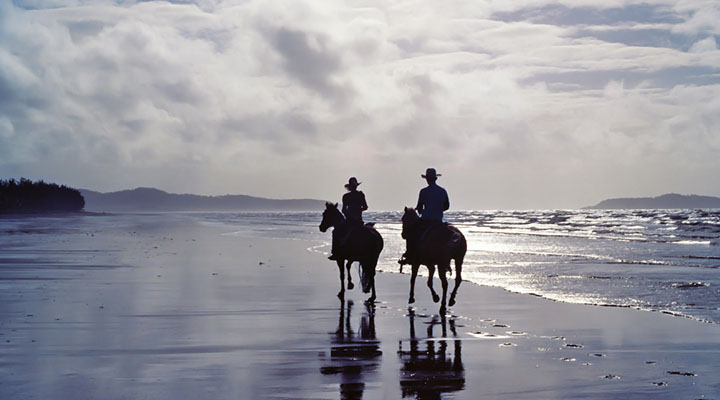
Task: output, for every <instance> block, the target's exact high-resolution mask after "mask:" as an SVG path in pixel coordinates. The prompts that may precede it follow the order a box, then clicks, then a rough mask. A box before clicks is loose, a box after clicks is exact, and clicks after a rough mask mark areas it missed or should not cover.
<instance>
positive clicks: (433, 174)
mask: <svg viewBox="0 0 720 400" xmlns="http://www.w3.org/2000/svg"><path fill="white" fill-rule="evenodd" d="M420 176H421V177H423V178H425V179H427V178H430V179H436V178H437V177H438V176H442V174H438V173H437V171H435V168H428V169H426V170H425V175H420Z"/></svg>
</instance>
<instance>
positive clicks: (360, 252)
mask: <svg viewBox="0 0 720 400" xmlns="http://www.w3.org/2000/svg"><path fill="white" fill-rule="evenodd" d="M348 223H349V222H346V221H345V217H344V216H343V215H342V213H341V212H340V210H338V208H337V203H335V204H333V203H325V211H324V212H323V219H322V222H321V223H320V231H321V232H325V231H327V230H328V228H329V227H331V226H332V227H333V228H334V229H337V228H339V227H340V226H341V225H344V224H348ZM344 227H347V226H344ZM338 240H341V239H340V238H338ZM343 242H344V243H341V244H340V245H339V246H338V249H337V254H336V256H337V265H338V268H339V269H340V292H338V294H337V295H338V297H339V298H341V299H342V298H344V296H345V270H344V269H343V264H344V263H345V261H347V266H346V267H347V279H348V284H347V287H348V290H351V289H352V288H353V287H354V285H353V283H352V279H351V278H350V264H352V263H353V262H355V261H357V262H359V263H360V268H359V273H360V282H361V283H362V289H363V292H364V293H369V292H370V290H371V289H372V295H371V296H370V298H369V299H368V301H375V298H376V297H377V296H376V295H375V267H376V266H377V263H378V258H379V257H380V252H381V251H382V249H383V239H382V236H380V234H379V233H378V231H376V230H375V228H374V227H373V224H365V225H358V226H355V227H349V234H348V236H347V238H346V239H345V240H343Z"/></svg>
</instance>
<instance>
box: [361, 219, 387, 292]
mask: <svg viewBox="0 0 720 400" xmlns="http://www.w3.org/2000/svg"><path fill="white" fill-rule="evenodd" d="M366 226H367V224H366ZM368 228H370V229H369V231H370V233H371V234H372V235H371V236H372V238H373V239H374V240H373V242H374V243H373V244H374V246H373V247H374V249H373V250H372V253H371V254H370V257H368V258H367V259H365V260H364V261H363V262H362V263H360V283H361V284H362V290H363V292H364V293H370V289H372V284H373V282H374V281H375V267H377V263H378V259H379V258H380V252H381V251H382V249H383V239H382V236H380V233H379V232H378V231H377V230H375V228H373V227H372V226H369V227H368Z"/></svg>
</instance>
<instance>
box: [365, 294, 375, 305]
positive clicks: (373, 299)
mask: <svg viewBox="0 0 720 400" xmlns="http://www.w3.org/2000/svg"><path fill="white" fill-rule="evenodd" d="M366 303H368V304H373V303H375V296H372V297H370V298H369V299H367V300H366Z"/></svg>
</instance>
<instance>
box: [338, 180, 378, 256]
mask: <svg viewBox="0 0 720 400" xmlns="http://www.w3.org/2000/svg"><path fill="white" fill-rule="evenodd" d="M360 183H362V182H358V180H357V178H355V177H354V176H353V177H352V178H350V179H349V180H348V183H346V184H345V189H347V190H348V192H347V193H345V194H344V195H343V198H342V202H343V206H342V213H343V214H344V215H345V218H346V221H347V222H346V223H345V224H342V225H340V226H339V227H337V228H336V229H334V230H333V241H332V254H331V255H330V257H328V258H329V259H330V260H336V259H337V250H338V247H339V246H342V244H343V243H345V241H346V240H347V238H348V237H349V236H350V233H352V230H353V229H352V228H354V227H356V226H359V225H362V224H363V220H362V212H363V211H365V210H367V209H368V206H367V202H366V201H365V193H363V192H362V191H360V190H357V187H358V186H359V185H360Z"/></svg>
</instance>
